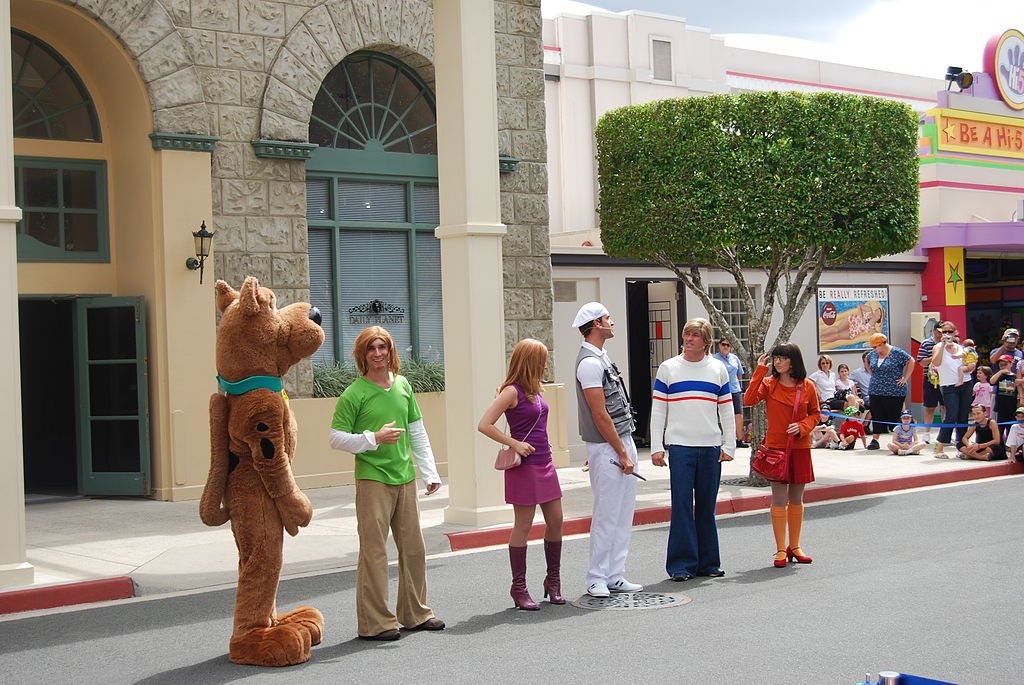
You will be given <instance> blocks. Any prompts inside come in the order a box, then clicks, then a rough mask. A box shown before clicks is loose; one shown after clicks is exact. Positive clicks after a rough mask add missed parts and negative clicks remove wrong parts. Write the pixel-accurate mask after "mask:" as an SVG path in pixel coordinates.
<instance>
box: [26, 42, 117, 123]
mask: <svg viewBox="0 0 1024 685" xmlns="http://www.w3.org/2000/svg"><path fill="white" fill-rule="evenodd" d="M11 67H12V68H11V74H12V77H13V80H14V137H15V138H47V139H50V140H85V141H90V142H98V141H99V140H100V125H99V119H98V118H97V117H96V108H95V107H93V104H92V98H91V97H89V91H87V90H86V89H85V86H84V85H83V84H82V79H80V78H79V77H78V74H77V73H75V70H74V69H73V68H72V67H71V65H70V64H68V63H67V62H66V61H65V60H64V58H63V57H61V56H60V54H59V53H58V52H57V51H56V50H54V49H53V48H51V47H50V46H49V45H47V44H46V43H44V42H43V41H41V40H39V39H38V38H35V37H34V36H30V35H29V34H27V33H24V32H22V31H18V30H17V29H15V30H12V31H11Z"/></svg>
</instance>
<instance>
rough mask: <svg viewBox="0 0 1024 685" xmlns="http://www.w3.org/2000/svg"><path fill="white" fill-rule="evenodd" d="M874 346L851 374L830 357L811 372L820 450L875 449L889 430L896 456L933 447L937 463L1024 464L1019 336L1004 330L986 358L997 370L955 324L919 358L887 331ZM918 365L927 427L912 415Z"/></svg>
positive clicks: (1023, 368)
mask: <svg viewBox="0 0 1024 685" xmlns="http://www.w3.org/2000/svg"><path fill="white" fill-rule="evenodd" d="M982 342H983V343H984V341H982ZM869 344H870V346H871V350H869V351H865V352H864V353H863V354H862V355H861V358H860V364H859V365H857V367H856V368H855V369H853V370H852V371H851V370H850V368H849V366H848V365H847V364H845V363H841V364H839V365H838V366H835V362H834V360H833V358H832V357H831V356H830V355H828V354H822V355H820V356H819V357H818V361H817V365H816V367H817V368H816V370H815V371H814V372H812V373H810V374H808V376H807V378H808V380H811V381H812V382H813V383H814V386H815V388H816V389H817V392H818V401H819V403H820V408H821V414H820V416H819V421H818V425H817V426H816V427H815V429H814V432H813V434H812V436H811V437H812V444H813V446H814V447H817V448H831V449H841V450H852V449H856V448H857V447H858V446H862V447H863V448H864V449H868V450H877V449H879V448H880V443H879V438H880V437H881V435H883V434H885V433H890V432H891V433H892V434H893V435H892V440H891V441H890V442H889V444H888V445H887V447H888V449H889V450H890V451H891V452H892V453H893V454H894V455H905V454H918V453H921V452H922V451H923V450H925V448H927V447H931V454H932V455H933V456H935V457H936V458H939V459H947V458H949V457H951V456H952V457H955V458H960V459H983V460H991V459H1002V458H1006V457H1008V458H1010V459H1016V460H1020V461H1024V351H1022V349H1021V347H1020V344H1021V336H1020V331H1018V330H1017V329H1016V328H1006V329H1005V330H1004V331H1003V334H1002V336H1001V338H1000V340H999V344H998V345H995V346H994V349H992V351H991V353H990V354H989V355H988V359H987V361H988V362H990V364H991V365H989V364H985V361H986V360H985V359H984V358H983V357H979V354H978V351H977V349H976V345H975V341H974V340H972V339H970V338H966V337H965V338H963V339H961V335H960V331H959V330H958V328H957V326H956V324H954V323H953V322H951V321H942V322H940V323H939V324H938V325H937V326H935V328H934V333H933V335H932V336H931V337H929V338H928V339H926V340H924V341H923V342H922V344H921V346H920V348H919V350H918V352H917V355H916V358H915V357H912V356H911V355H910V354H909V353H908V352H907V351H906V350H904V349H902V348H900V347H897V346H894V345H892V344H891V343H890V342H889V340H888V339H887V337H886V336H885V335H883V334H882V333H876V334H875V335H873V336H872V337H871V339H870V340H869ZM915 366H920V367H921V368H922V371H923V372H924V373H923V377H924V387H923V388H922V390H923V405H924V411H923V417H922V421H921V422H915V420H914V417H913V415H912V414H911V413H910V411H909V409H910V406H909V401H910V392H909V390H910V378H911V377H912V374H913V371H914V368H915ZM933 428H934V429H935V431H936V432H935V434H934V438H935V439H934V440H933V432H932V429H933ZM868 436H870V440H869V438H868ZM947 448H951V451H950V452H947Z"/></svg>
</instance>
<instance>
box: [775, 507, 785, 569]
mask: <svg viewBox="0 0 1024 685" xmlns="http://www.w3.org/2000/svg"><path fill="white" fill-rule="evenodd" d="M771 514H772V533H774V534H775V549H776V550H778V551H777V552H776V553H775V561H774V562H772V564H773V565H774V566H775V568H786V558H787V554H786V507H774V506H773V507H772V508H771Z"/></svg>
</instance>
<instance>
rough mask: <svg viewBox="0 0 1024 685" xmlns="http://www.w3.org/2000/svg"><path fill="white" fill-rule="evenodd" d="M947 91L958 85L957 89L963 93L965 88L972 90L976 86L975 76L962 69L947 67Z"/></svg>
mask: <svg viewBox="0 0 1024 685" xmlns="http://www.w3.org/2000/svg"><path fill="white" fill-rule="evenodd" d="M946 81H948V83H947V84H946V90H949V87H950V86H951V85H953V84H954V83H955V84H956V87H957V88H959V89H960V90H961V91H963V89H964V88H970V87H971V86H972V85H973V84H974V74H972V73H971V72H969V71H964V70H963V69H961V68H960V67H946Z"/></svg>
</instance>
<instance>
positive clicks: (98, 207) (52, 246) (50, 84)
mask: <svg viewBox="0 0 1024 685" xmlns="http://www.w3.org/2000/svg"><path fill="white" fill-rule="evenodd" d="M11 66H12V69H11V74H12V81H13V94H12V95H13V97H12V101H13V115H14V117H13V118H14V137H15V138H26V139H46V140H53V141H69V142H75V143H80V142H86V143H99V142H100V140H101V134H100V125H99V118H98V117H97V116H96V108H95V106H93V101H92V97H91V96H90V95H89V91H88V90H87V89H86V87H85V85H84V84H83V83H82V79H81V78H79V76H78V74H77V73H76V72H75V70H74V68H72V66H71V65H70V64H69V63H68V62H67V60H65V59H64V58H63V57H62V56H61V55H60V53H59V52H57V51H56V50H55V49H54V48H52V47H51V46H49V45H47V44H46V43H44V42H43V41H41V40H39V39H38V38H36V37H35V36H31V35H29V34H27V33H25V32H23V31H19V30H17V29H12V31H11ZM52 149H53V148H49V149H48V154H49V151H50V150H52ZM97 152H98V154H100V153H99V151H97ZM80 154H81V153H80V152H79V153H78V154H77V155H76V158H74V159H71V158H64V157H53V156H47V157H34V156H25V155H18V156H16V157H15V158H14V191H15V201H16V202H17V204H18V206H19V207H21V208H22V220H21V221H20V222H18V235H17V244H18V259H19V261H29V262H64V261H67V262H108V261H109V260H110V248H109V242H110V241H109V230H108V224H107V167H106V162H105V161H104V160H103V159H82V158H81V157H80V156H79V155H80Z"/></svg>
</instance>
